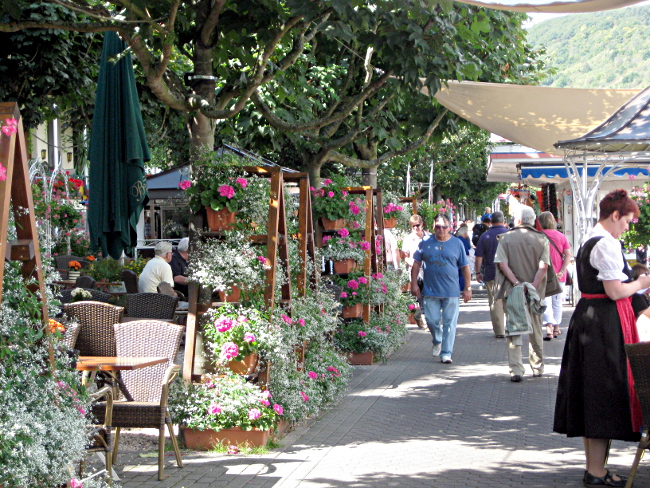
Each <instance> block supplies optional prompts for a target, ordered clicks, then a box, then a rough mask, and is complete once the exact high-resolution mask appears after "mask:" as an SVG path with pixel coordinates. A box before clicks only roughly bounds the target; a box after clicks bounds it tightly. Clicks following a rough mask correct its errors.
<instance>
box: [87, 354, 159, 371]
mask: <svg viewBox="0 0 650 488" xmlns="http://www.w3.org/2000/svg"><path fill="white" fill-rule="evenodd" d="M165 361H167V358H163V357H146V358H135V357H119V356H117V357H116V356H112V357H108V356H107V357H103V356H79V358H78V359H77V369H78V370H79V371H129V370H133V369H140V368H146V367H147V366H155V365H156V364H162V363H164V362H165Z"/></svg>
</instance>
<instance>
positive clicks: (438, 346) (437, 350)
mask: <svg viewBox="0 0 650 488" xmlns="http://www.w3.org/2000/svg"><path fill="white" fill-rule="evenodd" d="M441 349H442V342H441V343H439V344H434V345H433V351H431V354H432V355H433V357H434V358H437V357H438V356H440V350H441Z"/></svg>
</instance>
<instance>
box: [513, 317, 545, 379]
mask: <svg viewBox="0 0 650 488" xmlns="http://www.w3.org/2000/svg"><path fill="white" fill-rule="evenodd" d="M530 318H531V322H532V324H533V333H532V334H528V342H529V343H530V344H529V346H528V347H529V351H528V363H529V364H530V367H531V369H532V370H533V374H542V373H543V372H544V353H543V349H542V348H543V344H544V339H543V337H542V316H541V315H536V314H533V313H531V314H530ZM506 341H507V342H508V366H509V367H510V376H514V375H519V376H523V375H524V363H523V360H522V355H521V346H522V342H523V338H522V336H520V335H516V336H508V337H507V339H506Z"/></svg>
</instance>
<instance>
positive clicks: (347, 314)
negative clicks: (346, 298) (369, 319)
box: [343, 303, 363, 319]
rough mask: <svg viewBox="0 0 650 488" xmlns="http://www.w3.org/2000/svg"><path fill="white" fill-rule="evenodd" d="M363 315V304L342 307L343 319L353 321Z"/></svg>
mask: <svg viewBox="0 0 650 488" xmlns="http://www.w3.org/2000/svg"><path fill="white" fill-rule="evenodd" d="M362 315H363V304H362V303H357V304H356V305H349V306H347V307H343V318H344V319H354V318H357V317H361V316H362Z"/></svg>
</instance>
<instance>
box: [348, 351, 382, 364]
mask: <svg viewBox="0 0 650 488" xmlns="http://www.w3.org/2000/svg"><path fill="white" fill-rule="evenodd" d="M345 356H346V358H347V360H348V363H350V364H354V365H358V366H369V365H371V364H372V360H373V359H374V357H375V353H374V352H372V351H366V352H348V353H346V354H345Z"/></svg>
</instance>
